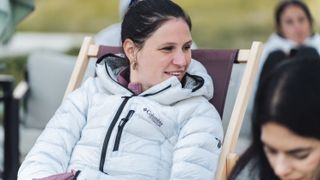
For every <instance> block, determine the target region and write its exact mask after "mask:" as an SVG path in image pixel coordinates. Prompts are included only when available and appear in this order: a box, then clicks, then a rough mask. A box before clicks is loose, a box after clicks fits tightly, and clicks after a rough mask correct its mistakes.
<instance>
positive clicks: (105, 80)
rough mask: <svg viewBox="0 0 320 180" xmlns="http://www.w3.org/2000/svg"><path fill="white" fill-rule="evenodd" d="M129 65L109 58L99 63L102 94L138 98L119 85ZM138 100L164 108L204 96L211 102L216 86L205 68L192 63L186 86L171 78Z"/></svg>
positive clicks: (183, 82)
mask: <svg viewBox="0 0 320 180" xmlns="http://www.w3.org/2000/svg"><path fill="white" fill-rule="evenodd" d="M128 66H129V64H128V62H127V60H126V59H125V58H123V57H120V56H117V55H113V54H106V55H104V56H103V57H101V58H100V59H98V61H97V65H96V73H97V81H98V82H97V83H98V86H99V87H100V88H101V89H102V91H105V92H108V93H111V94H120V95H122V96H134V93H133V92H132V91H131V90H129V89H128V88H126V87H124V86H122V85H120V84H119V83H118V82H117V76H118V75H119V73H120V72H121V71H122V70H123V69H124V68H126V67H128ZM138 96H144V97H148V98H151V99H154V100H155V101H157V102H159V103H161V104H168V105H169V104H173V103H176V102H178V101H181V100H184V99H188V98H192V97H198V96H203V97H205V98H206V99H208V100H210V99H211V98H212V97H213V83H212V79H211V77H210V76H209V75H208V73H207V71H206V69H205V68H204V66H203V65H202V64H201V63H199V62H198V61H196V60H192V61H191V63H190V65H189V68H188V70H187V73H186V75H185V77H184V78H183V80H182V82H180V81H179V80H178V78H176V77H171V78H169V79H167V80H165V81H163V82H161V83H159V84H157V85H155V86H153V87H151V88H149V89H147V90H146V91H144V92H142V93H141V94H139V95H138Z"/></svg>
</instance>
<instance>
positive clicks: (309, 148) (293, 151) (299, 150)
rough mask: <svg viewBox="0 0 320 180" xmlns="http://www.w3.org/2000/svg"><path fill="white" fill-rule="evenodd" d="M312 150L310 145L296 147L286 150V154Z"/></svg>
mask: <svg viewBox="0 0 320 180" xmlns="http://www.w3.org/2000/svg"><path fill="white" fill-rule="evenodd" d="M311 150H312V148H311V147H302V148H297V149H292V150H289V151H286V153H288V154H296V153H301V152H310V151H311Z"/></svg>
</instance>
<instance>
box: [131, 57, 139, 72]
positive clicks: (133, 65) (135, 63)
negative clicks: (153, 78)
mask: <svg viewBox="0 0 320 180" xmlns="http://www.w3.org/2000/svg"><path fill="white" fill-rule="evenodd" d="M131 64H132V69H133V70H136V69H137V64H138V63H137V58H135V59H134V60H133V62H132V63H131Z"/></svg>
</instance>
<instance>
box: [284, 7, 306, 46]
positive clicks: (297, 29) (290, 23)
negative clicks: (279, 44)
mask: <svg viewBox="0 0 320 180" xmlns="http://www.w3.org/2000/svg"><path fill="white" fill-rule="evenodd" d="M280 32H281V34H282V35H283V36H284V37H285V38H287V39H290V40H292V41H295V42H297V43H298V44H302V43H303V42H304V40H305V39H306V38H307V37H309V36H310V35H311V23H310V21H309V20H308V18H307V16H306V14H305V13H304V11H303V10H302V9H301V8H300V7H299V6H295V5H290V6H288V7H287V8H285V10H284V11H283V13H282V15H281V17H280Z"/></svg>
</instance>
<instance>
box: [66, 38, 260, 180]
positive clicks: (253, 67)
mask: <svg viewBox="0 0 320 180" xmlns="http://www.w3.org/2000/svg"><path fill="white" fill-rule="evenodd" d="M115 49H118V48H116V47H115ZM98 52H99V46H98V45H95V44H94V42H93V38H92V37H85V39H84V41H83V43H82V46H81V49H80V52H79V56H78V59H77V62H76V64H75V68H74V70H73V73H72V75H71V78H70V81H69V84H68V87H67V89H66V92H65V96H66V95H67V94H69V93H70V92H72V91H73V90H74V89H76V88H77V87H78V86H79V85H80V84H81V81H82V78H83V76H84V74H85V71H86V67H87V66H88V62H89V59H90V58H94V57H97V55H98ZM261 53H262V43H261V42H253V43H252V46H251V48H250V49H239V51H238V56H237V61H238V62H239V63H246V68H245V71H244V74H243V77H242V81H241V84H240V88H239V92H238V94H237V98H236V101H235V104H234V108H233V111H232V114H231V118H230V121H229V124H228V128H227V131H226V133H225V139H224V142H223V146H222V152H221V155H220V160H219V165H218V169H217V172H216V176H215V179H217V180H225V179H227V177H228V175H229V173H230V172H231V170H232V168H233V166H234V165H235V163H236V160H237V159H238V155H237V154H236V153H235V148H236V145H237V140H238V137H239V133H240V129H241V126H242V122H243V118H244V114H245V111H246V108H247V105H248V101H249V97H250V95H251V92H252V86H253V82H255V78H256V73H257V70H258V66H259V59H260V56H261Z"/></svg>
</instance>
